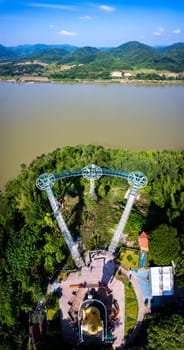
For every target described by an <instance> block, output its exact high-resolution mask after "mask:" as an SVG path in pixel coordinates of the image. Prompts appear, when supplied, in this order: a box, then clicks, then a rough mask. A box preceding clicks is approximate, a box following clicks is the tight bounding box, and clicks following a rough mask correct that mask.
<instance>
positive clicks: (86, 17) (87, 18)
mask: <svg viewBox="0 0 184 350" xmlns="http://www.w3.org/2000/svg"><path fill="white" fill-rule="evenodd" d="M80 19H84V20H87V21H90V19H92V17H91V16H81V17H80Z"/></svg>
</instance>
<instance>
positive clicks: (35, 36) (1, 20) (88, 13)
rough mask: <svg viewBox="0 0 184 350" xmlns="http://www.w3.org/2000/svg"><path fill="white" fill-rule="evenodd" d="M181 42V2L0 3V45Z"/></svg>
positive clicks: (183, 34) (22, 0)
mask: <svg viewBox="0 0 184 350" xmlns="http://www.w3.org/2000/svg"><path fill="white" fill-rule="evenodd" d="M132 40H137V41H140V42H143V43H145V44H148V45H152V46H156V45H170V44H173V43H175V42H184V0H112V1H109V0H102V1H101V0H99V1H98V0H91V1H90V0H89V1H88V0H86V1H85V0H76V1H75V0H68V1H67V0H53V1H52V0H38V1H37V0H0V43H1V44H3V45H5V46H15V45H20V44H36V43H46V44H70V45H76V46H80V47H82V46H95V47H102V46H105V47H112V46H113V47H115V46H118V45H121V44H122V43H125V42H128V41H132Z"/></svg>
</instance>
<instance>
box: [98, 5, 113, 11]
mask: <svg viewBox="0 0 184 350" xmlns="http://www.w3.org/2000/svg"><path fill="white" fill-rule="evenodd" d="M99 8H100V10H103V11H106V12H113V11H115V8H114V7H112V6H108V5H100V6H99Z"/></svg>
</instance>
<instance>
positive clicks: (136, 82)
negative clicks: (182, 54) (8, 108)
mask: <svg viewBox="0 0 184 350" xmlns="http://www.w3.org/2000/svg"><path fill="white" fill-rule="evenodd" d="M0 82H1V83H3V82H5V83H27V84H30V83H32V84H33V83H49V84H130V85H142V86H149V85H153V86H164V85H166V86H169V85H171V86H184V79H181V80H179V79H177V80H176V79H175V80H154V79H153V80H147V79H146V80H145V79H144V80H142V79H132V78H131V79H104V80H102V79H94V80H91V79H89V80H88V79H73V80H69V79H67V80H59V79H58V80H53V79H49V78H48V77H36V76H24V77H20V78H19V79H9V78H5V77H3V78H1V77H0Z"/></svg>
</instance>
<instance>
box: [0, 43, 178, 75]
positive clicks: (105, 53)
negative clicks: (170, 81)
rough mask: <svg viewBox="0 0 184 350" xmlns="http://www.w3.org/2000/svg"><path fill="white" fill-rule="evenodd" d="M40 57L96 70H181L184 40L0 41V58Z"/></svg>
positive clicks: (17, 59)
mask: <svg viewBox="0 0 184 350" xmlns="http://www.w3.org/2000/svg"><path fill="white" fill-rule="evenodd" d="M7 60H12V61H14V62H16V63H17V62H19V61H20V62H22V61H26V60H27V61H28V60H30V61H34V60H37V61H41V62H44V63H48V64H49V63H56V64H60V65H62V64H67V65H74V64H76V65H80V64H83V65H90V66H91V65H92V66H96V69H97V70H99V71H100V70H102V69H103V70H104V69H105V70H109V69H110V70H126V69H140V68H141V69H143V68H147V69H155V70H169V71H171V72H183V71H184V43H176V44H173V45H170V46H167V47H157V48H154V47H151V46H149V45H145V44H143V43H140V42H137V41H131V42H128V43H125V44H122V45H120V46H118V47H115V48H109V49H108V48H95V47H89V46H87V47H82V48H79V47H76V46H70V45H44V44H37V45H22V46H17V47H5V46H3V45H0V61H1V62H2V61H7Z"/></svg>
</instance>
